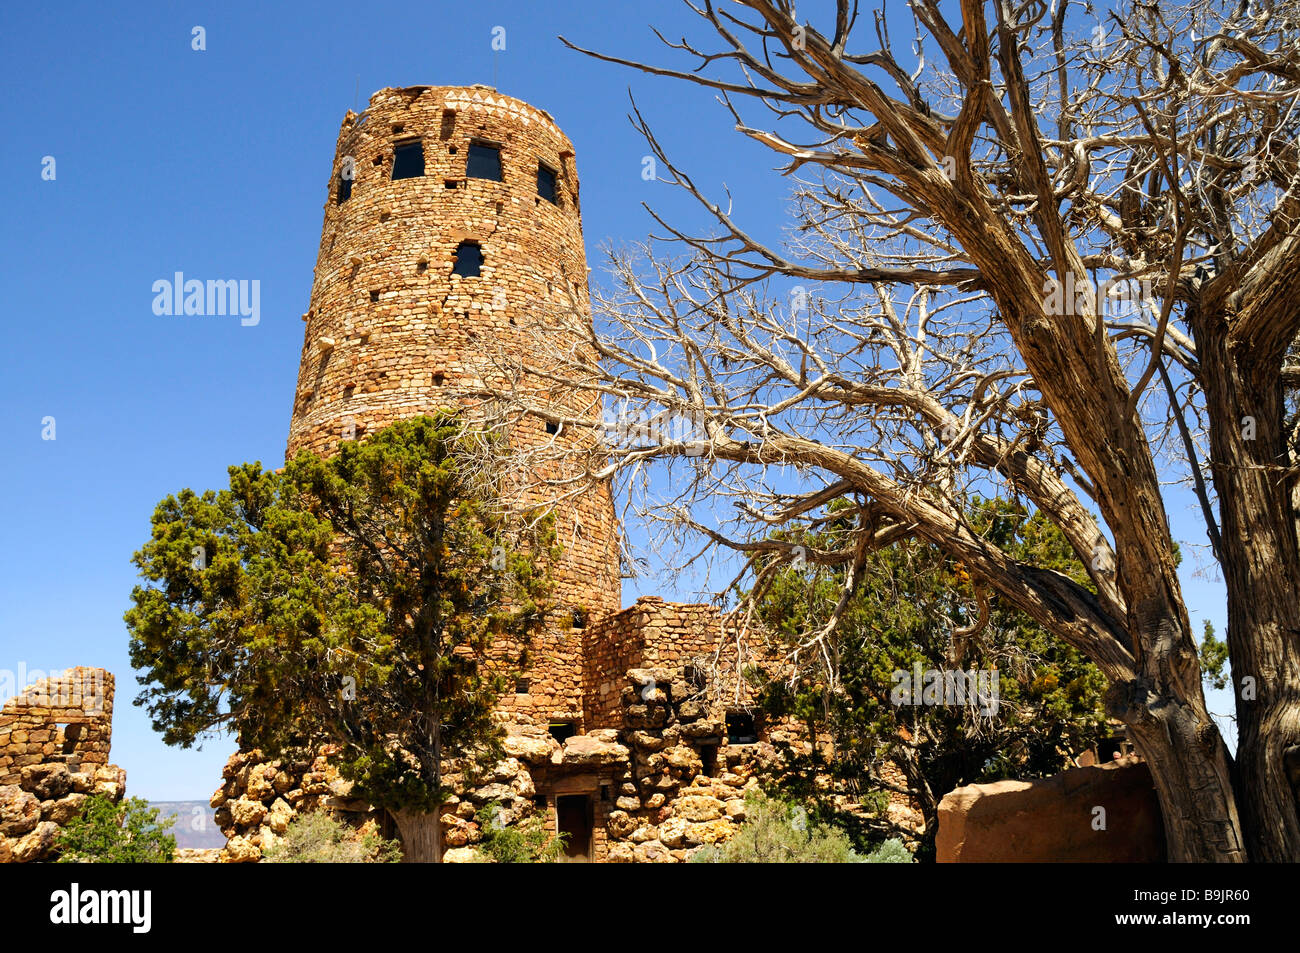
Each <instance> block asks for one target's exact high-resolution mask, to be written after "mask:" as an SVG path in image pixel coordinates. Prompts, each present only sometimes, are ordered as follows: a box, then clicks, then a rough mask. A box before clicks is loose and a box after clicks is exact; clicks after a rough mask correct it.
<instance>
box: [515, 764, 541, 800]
mask: <svg viewBox="0 0 1300 953" xmlns="http://www.w3.org/2000/svg"><path fill="white" fill-rule="evenodd" d="M510 790H511V791H513V792H514V794H515V797H533V796H534V795H535V794H536V793H537V785H535V784H533V776H532V775H531V774H529V773H528V769H527V768H521V769H520V772H519V774H518V775H517V776H516V777H515V779H514V780H513V781H511V782H510Z"/></svg>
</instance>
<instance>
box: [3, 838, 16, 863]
mask: <svg viewBox="0 0 1300 953" xmlns="http://www.w3.org/2000/svg"><path fill="white" fill-rule="evenodd" d="M13 859H14V849H13V841H11V840H10V839H9V838H7V837H0V864H8V863H12V862H13Z"/></svg>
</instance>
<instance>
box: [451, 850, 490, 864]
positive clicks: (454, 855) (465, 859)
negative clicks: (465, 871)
mask: <svg viewBox="0 0 1300 953" xmlns="http://www.w3.org/2000/svg"><path fill="white" fill-rule="evenodd" d="M442 862H443V863H444V864H484V863H487V862H488V859H487V858H486V857H485V856H483V854H482V852H481V851H478V850H476V849H475V848H473V847H453V848H452V849H451V850H447V851H443V854H442Z"/></svg>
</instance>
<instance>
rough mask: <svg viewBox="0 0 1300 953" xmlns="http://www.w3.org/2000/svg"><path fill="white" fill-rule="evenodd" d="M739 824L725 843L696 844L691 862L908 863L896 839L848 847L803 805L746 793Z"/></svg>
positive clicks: (845, 839) (840, 835) (907, 855)
mask: <svg viewBox="0 0 1300 953" xmlns="http://www.w3.org/2000/svg"><path fill="white" fill-rule="evenodd" d="M745 817H746V820H745V823H744V824H743V825H741V828H740V830H739V831H737V832H736V833H735V834H734V835H732V837H731V839H730V840H728V841H727V842H726V843H724V844H721V845H718V846H714V847H702V848H700V849H699V850H698V851H696V852H695V854H693V855H692V856H691V863H696V864H910V863H911V862H912V855H911V854H910V853H908V851H907V848H906V847H904V846H903V844H902V842H901V841H898V840H888V841H885V842H884V843H883V844H882V845H880V847H878V848H876V849H875V850H874V851H872V852H871V853H870V854H859V853H857V852H855V851H854V850H853V845H852V843H851V842H850V841H849V838H848V837H847V836H846V835H845V834H844V833H843V832H842V831H838V830H836V829H835V828H833V827H827V826H825V825H821V824H817V823H815V822H813V821H811V820H810V819H809V817H808V812H807V811H805V810H804V809H803V808H801V807H798V806H796V805H793V804H789V803H787V802H785V801H780V800H776V799H774V798H768V797H764V796H763V795H761V794H757V793H751V794H750V795H748V796H747V797H746V798H745Z"/></svg>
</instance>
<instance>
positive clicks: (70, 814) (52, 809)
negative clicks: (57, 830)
mask: <svg viewBox="0 0 1300 953" xmlns="http://www.w3.org/2000/svg"><path fill="white" fill-rule="evenodd" d="M89 796H90V795H88V794H75V793H74V794H69V795H67V796H65V797H63V798H60V799H59V800H57V801H54V802H51V803H50V806H49V807H48V808H46V807H45V805H43V804H42V805H41V818H42V820H46V821H53V822H54V823H55V824H59V825H63V824H66V823H68V822H69V821H70V820H72V819H73V818H74V817H80V816H81V809H82V806H83V805H84V804H85V803H86V798H88V797H89Z"/></svg>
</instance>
